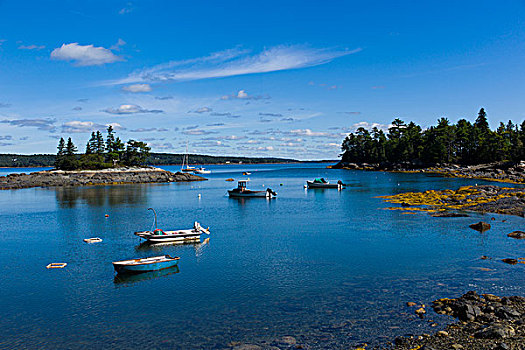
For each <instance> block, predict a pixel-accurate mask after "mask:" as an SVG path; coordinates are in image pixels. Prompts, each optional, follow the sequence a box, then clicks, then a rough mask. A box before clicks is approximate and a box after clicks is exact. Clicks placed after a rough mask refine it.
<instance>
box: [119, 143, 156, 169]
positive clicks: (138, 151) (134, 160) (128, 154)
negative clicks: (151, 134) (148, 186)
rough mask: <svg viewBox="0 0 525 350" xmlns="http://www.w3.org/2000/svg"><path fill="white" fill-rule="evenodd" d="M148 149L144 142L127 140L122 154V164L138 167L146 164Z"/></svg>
mask: <svg viewBox="0 0 525 350" xmlns="http://www.w3.org/2000/svg"><path fill="white" fill-rule="evenodd" d="M150 150H151V148H150V147H148V145H147V144H146V143H144V142H141V141H135V140H129V141H128V142H127V146H126V151H125V152H124V163H125V164H126V165H129V166H138V165H143V164H145V163H146V159H147V158H148V156H149V151H150Z"/></svg>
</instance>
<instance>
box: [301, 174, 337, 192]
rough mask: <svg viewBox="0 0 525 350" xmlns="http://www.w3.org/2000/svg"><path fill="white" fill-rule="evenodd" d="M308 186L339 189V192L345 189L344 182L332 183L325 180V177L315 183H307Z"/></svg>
mask: <svg viewBox="0 0 525 350" xmlns="http://www.w3.org/2000/svg"><path fill="white" fill-rule="evenodd" d="M306 186H307V187H308V188H337V189H338V190H341V189H343V186H344V185H343V182H342V181H341V180H339V181H337V183H335V184H334V183H330V182H328V181H327V180H325V179H324V178H323V177H322V178H320V179H315V180H314V181H309V180H307V181H306Z"/></svg>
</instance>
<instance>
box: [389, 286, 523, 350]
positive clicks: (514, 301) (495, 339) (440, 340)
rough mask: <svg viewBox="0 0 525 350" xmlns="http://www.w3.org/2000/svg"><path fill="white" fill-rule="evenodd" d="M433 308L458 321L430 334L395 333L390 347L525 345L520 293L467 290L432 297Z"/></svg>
mask: <svg viewBox="0 0 525 350" xmlns="http://www.w3.org/2000/svg"><path fill="white" fill-rule="evenodd" d="M433 309H434V311H435V312H437V313H438V314H445V315H450V316H453V317H455V318H457V319H458V320H459V322H457V323H454V324H451V325H449V326H447V328H446V330H444V331H443V330H442V331H438V332H436V333H435V334H433V335H429V334H427V335H424V336H409V337H398V338H396V341H395V342H394V344H395V345H394V347H393V349H397V350H407V349H421V350H422V349H434V350H445V349H446V350H448V349H478V350H488V349H525V298H523V297H519V296H512V297H498V296H495V295H492V294H483V295H478V294H477V293H476V292H474V291H470V292H468V293H466V294H465V295H463V296H462V297H460V298H457V299H448V298H444V299H439V300H436V301H434V302H433ZM381 348H383V347H381ZM389 348H390V347H389Z"/></svg>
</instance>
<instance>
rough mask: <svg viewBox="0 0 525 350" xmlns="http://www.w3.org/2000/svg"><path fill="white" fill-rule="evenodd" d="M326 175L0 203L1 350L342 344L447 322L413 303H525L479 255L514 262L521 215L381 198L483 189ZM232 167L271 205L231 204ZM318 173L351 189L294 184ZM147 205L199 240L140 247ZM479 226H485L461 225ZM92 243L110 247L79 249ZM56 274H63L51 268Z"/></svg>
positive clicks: (228, 169)
mask: <svg viewBox="0 0 525 350" xmlns="http://www.w3.org/2000/svg"><path fill="white" fill-rule="evenodd" d="M324 167H325V164H292V165H289V164H288V165H286V164H282V165H242V166H241V165H223V166H209V168H210V169H211V170H212V171H213V173H212V174H210V175H208V176H207V177H208V178H209V181H205V182H199V183H172V184H145V185H122V186H95V187H83V188H80V187H77V188H56V189H55V188H47V189H44V188H32V189H23V190H14V191H0V208H1V210H0V265H1V266H2V270H1V271H2V272H1V276H0V277H1V278H0V285H1V288H0V290H1V292H2V296H1V298H0V310H2V315H1V317H0V326H1V329H2V337H1V338H0V348H5V349H8V348H18V349H21V348H28V349H34V348H45V349H51V348H53V349H80V348H116V349H131V348H147V349H164V348H165V349H168V348H169V349H223V348H228V346H227V345H228V344H229V343H230V342H232V341H233V342H246V343H256V344H265V343H266V344H269V343H271V342H272V341H273V340H274V339H275V338H277V337H280V336H285V335H291V336H294V337H296V338H297V340H298V342H299V343H302V344H308V345H309V347H310V348H312V349H316V348H344V347H349V346H354V345H357V344H360V343H362V342H367V343H369V344H374V343H375V342H377V341H385V340H391V339H392V338H393V337H395V336H397V335H403V334H407V333H417V332H424V331H433V330H435V328H432V327H431V323H432V322H429V319H431V320H433V321H436V322H438V323H440V322H447V321H448V320H449V319H448V318H447V317H438V315H432V314H431V315H429V317H427V318H426V319H423V320H421V319H419V318H418V317H416V316H415V315H414V314H413V309H409V308H407V307H406V306H405V303H406V302H407V301H415V302H422V303H425V304H429V302H431V301H432V300H434V299H435V298H439V297H453V296H456V295H460V294H462V293H464V292H466V291H468V290H472V289H475V290H477V291H479V292H490V293H495V294H501V295H516V294H518V295H525V273H524V272H525V265H522V264H518V265H516V266H510V265H506V264H504V263H502V262H500V261H499V260H498V259H493V260H481V259H480V257H481V256H482V255H487V256H490V257H494V258H505V257H514V258H515V257H523V256H524V255H525V249H524V246H523V244H524V242H521V241H519V240H513V239H510V238H507V237H506V234H507V233H509V232H511V231H514V230H518V229H521V230H523V229H524V227H523V226H524V222H525V220H524V219H523V218H519V217H511V216H508V217H504V216H499V215H491V214H487V215H484V216H483V215H481V214H472V216H471V217H467V218H433V217H430V216H429V215H427V214H424V213H419V214H416V215H406V214H403V213H402V212H400V211H390V210H385V208H387V207H388V206H389V205H388V204H386V203H383V202H382V200H381V199H379V198H376V196H380V195H388V194H394V193H400V192H406V191H419V190H427V189H445V188H457V187H459V186H463V185H468V184H474V183H481V181H480V180H468V179H450V178H440V177H429V176H425V175H423V174H393V173H382V172H359V171H343V170H330V169H325V168H324ZM164 168H166V169H168V170H177V168H178V167H164ZM35 170H40V169H35ZM7 171H8V170H6V169H2V174H5V173H6V172H7ZM24 171H27V170H24ZM241 171H251V172H252V175H250V179H251V180H252V181H251V183H250V187H251V188H254V189H258V188H260V189H265V188H266V187H271V188H272V189H274V190H275V191H277V193H278V198H276V199H273V200H265V199H248V200H234V199H229V198H228V197H227V196H226V191H227V189H230V188H232V187H234V186H235V185H236V184H235V183H232V182H226V181H225V179H226V178H229V177H232V178H235V179H238V178H240V177H241ZM319 176H324V177H325V178H328V179H333V180H337V179H342V180H343V182H345V183H347V184H348V185H349V186H348V187H347V189H345V190H343V191H337V190H305V189H304V188H303V185H304V183H305V180H306V179H312V178H314V177H319ZM281 184H282V185H281ZM199 194H200V195H201V196H200V198H199V196H198V195H199ZM149 207H153V208H155V209H156V211H157V213H158V216H159V218H158V219H159V227H160V228H164V229H175V228H189V227H191V225H192V224H193V222H194V221H199V222H200V223H201V224H202V225H203V226H205V227H207V226H210V229H211V232H212V233H211V235H210V241H209V243H208V244H205V245H179V246H177V245H168V246H161V247H151V246H145V245H143V244H140V241H139V240H138V238H137V237H136V236H134V235H133V232H134V231H138V230H145V229H150V228H151V226H152V221H153V218H152V214H151V212H150V211H147V208H149ZM105 214H108V215H109V217H107V218H106V217H105ZM491 217H494V218H495V220H494V221H490V219H491ZM480 220H484V221H490V223H491V224H492V229H491V230H489V231H488V232H486V233H484V234H480V233H478V232H476V231H474V230H471V229H469V228H468V225H469V224H471V223H473V222H477V221H480ZM502 220H506V222H502ZM95 236H98V237H101V238H102V239H103V240H104V241H103V242H102V243H99V244H93V245H88V244H85V243H83V242H82V239H84V238H88V237H95ZM162 254H170V255H178V256H180V257H181V260H180V262H179V266H178V268H177V269H171V270H166V271H163V272H158V273H153V274H145V275H140V276H134V277H132V278H119V277H116V276H115V275H114V272H113V268H112V265H111V262H112V261H116V260H123V259H127V258H134V257H147V256H153V255H162ZM50 262H67V263H68V265H67V267H66V268H64V269H57V270H47V269H46V268H45V266H46V265H47V264H48V263H50ZM487 269H489V270H487Z"/></svg>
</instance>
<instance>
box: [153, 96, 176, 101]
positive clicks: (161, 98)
mask: <svg viewBox="0 0 525 350" xmlns="http://www.w3.org/2000/svg"><path fill="white" fill-rule="evenodd" d="M155 99H156V100H160V101H165V100H173V96H155Z"/></svg>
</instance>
